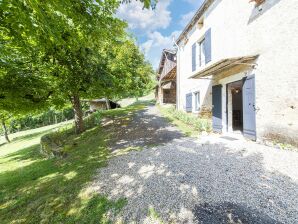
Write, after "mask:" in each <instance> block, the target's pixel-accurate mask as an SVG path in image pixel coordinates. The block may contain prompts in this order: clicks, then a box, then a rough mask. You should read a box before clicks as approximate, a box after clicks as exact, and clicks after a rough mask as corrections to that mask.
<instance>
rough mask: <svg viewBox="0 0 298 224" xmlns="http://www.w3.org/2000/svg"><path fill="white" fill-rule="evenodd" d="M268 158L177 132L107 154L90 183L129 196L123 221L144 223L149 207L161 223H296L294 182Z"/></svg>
mask: <svg viewBox="0 0 298 224" xmlns="http://www.w3.org/2000/svg"><path fill="white" fill-rule="evenodd" d="M142 113H145V112H142ZM144 116H145V118H146V116H147V118H150V119H151V118H152V117H150V116H149V115H146V113H145V114H144ZM153 120H154V119H153ZM155 121H156V122H157V123H159V122H160V119H159V118H156V120H155ZM139 125H141V124H139ZM161 125H162V124H161ZM140 129H142V127H137V130H140ZM144 129H145V130H146V128H144ZM130 132H133V131H132V129H131V130H130V131H129V132H128V133H130ZM166 133H171V134H172V132H166ZM174 133H175V132H174ZM135 134H136V135H138V134H139V131H137V132H136V133H135ZM158 136H160V135H158ZM173 136H175V134H174V135H173ZM173 136H171V137H170V138H166V139H165V140H163V141H164V142H167V141H170V139H171V138H174V137H173ZM178 136H179V137H180V135H178ZM139 137H140V138H141V139H146V138H147V137H146V134H144V135H139ZM152 138H153V137H152V136H150V135H149V136H148V140H151V139H152ZM122 139H127V140H128V139H129V138H128V137H126V136H125V135H124V136H123V137H122ZM132 141H133V140H132ZM267 162H268V161H266V158H264V157H263V155H262V154H261V153H255V152H254V153H252V152H251V151H249V150H246V149H245V147H244V146H242V147H241V146H240V147H239V148H238V149H232V148H229V147H227V145H225V144H223V143H206V144H200V143H196V142H194V140H193V139H191V138H180V139H175V140H173V141H171V142H169V143H168V144H164V145H162V146H158V147H153V148H150V149H148V150H143V151H141V152H131V153H129V154H127V155H124V156H119V157H115V158H113V159H111V160H110V161H109V166H107V167H104V168H102V169H100V170H99V175H98V176H97V177H96V179H95V180H94V182H93V184H92V185H93V188H94V190H95V191H97V192H98V193H101V194H102V193H103V194H106V195H108V196H109V197H110V198H112V199H119V198H126V199H127V205H126V206H125V208H124V209H123V211H122V212H121V218H122V219H123V221H124V223H129V222H132V221H135V222H137V223H142V222H143V221H144V220H145V219H146V218H147V217H148V211H149V210H150V209H151V210H154V211H156V213H157V214H158V216H159V217H160V219H161V220H163V221H165V223H204V224H222V223H249V224H255V223H266V224H267V223H295V221H294V220H297V219H298V184H297V182H295V181H294V180H293V179H291V178H290V177H289V176H287V175H284V174H283V173H282V172H279V171H278V170H272V169H271V168H270V164H266V163H267ZM280 162H282V160H280ZM153 223H154V222H153Z"/></svg>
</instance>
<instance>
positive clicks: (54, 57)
mask: <svg viewBox="0 0 298 224" xmlns="http://www.w3.org/2000/svg"><path fill="white" fill-rule="evenodd" d="M142 2H143V3H144V7H147V8H148V7H150V6H152V5H151V1H142ZM149 3H150V4H149ZM119 4H120V2H119V1H117V0H105V1H100V0H96V1H94V0H64V1H58V0H47V1H38V0H2V1H1V2H0V20H1V25H0V65H1V68H0V111H1V110H2V111H3V110H5V111H6V112H9V113H27V112H28V111H34V110H41V109H45V108H47V107H49V105H55V106H57V107H59V106H63V105H64V104H65V103H66V102H69V101H71V103H72V104H73V107H74V110H75V115H76V116H75V123H76V130H77V132H78V133H80V132H82V131H83V129H84V127H83V122H82V110H81V105H80V99H81V98H91V97H93V98H94V97H109V98H121V97H124V96H128V95H140V94H142V92H143V91H146V89H147V88H150V87H151V83H152V78H151V77H152V74H153V71H152V68H151V66H150V65H149V64H148V63H147V62H145V59H144V56H143V55H142V54H141V53H140V51H139V49H138V47H137V46H136V45H135V43H134V42H133V40H132V39H131V38H129V36H128V35H127V33H126V31H125V29H126V23H125V22H123V21H121V20H120V19H118V18H116V17H115V12H116V9H117V8H118V7H119Z"/></svg>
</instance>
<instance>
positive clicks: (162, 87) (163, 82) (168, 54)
mask: <svg viewBox="0 0 298 224" xmlns="http://www.w3.org/2000/svg"><path fill="white" fill-rule="evenodd" d="M176 70H177V65H176V51H174V50H168V49H164V50H163V52H162V56H161V59H160V63H159V68H158V74H157V80H158V86H157V93H156V98H157V102H159V103H160V104H176Z"/></svg>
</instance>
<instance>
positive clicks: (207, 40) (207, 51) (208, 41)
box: [204, 28, 211, 64]
mask: <svg viewBox="0 0 298 224" xmlns="http://www.w3.org/2000/svg"><path fill="white" fill-rule="evenodd" d="M204 51H205V63H206V64H207V63H208V62H210V61H211V28H209V29H208V30H207V31H206V33H205V43H204Z"/></svg>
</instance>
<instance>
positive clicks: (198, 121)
mask: <svg viewBox="0 0 298 224" xmlns="http://www.w3.org/2000/svg"><path fill="white" fill-rule="evenodd" d="M165 111H166V112H167V113H169V114H170V115H171V116H172V117H173V118H175V119H177V120H180V121H182V122H183V123H185V124H188V125H190V126H193V127H194V128H195V129H197V130H198V131H199V132H203V131H206V132H211V122H210V120H209V119H204V118H199V117H196V116H194V115H193V114H188V113H185V112H183V111H180V110H176V109H175V108H174V107H167V108H165Z"/></svg>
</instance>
